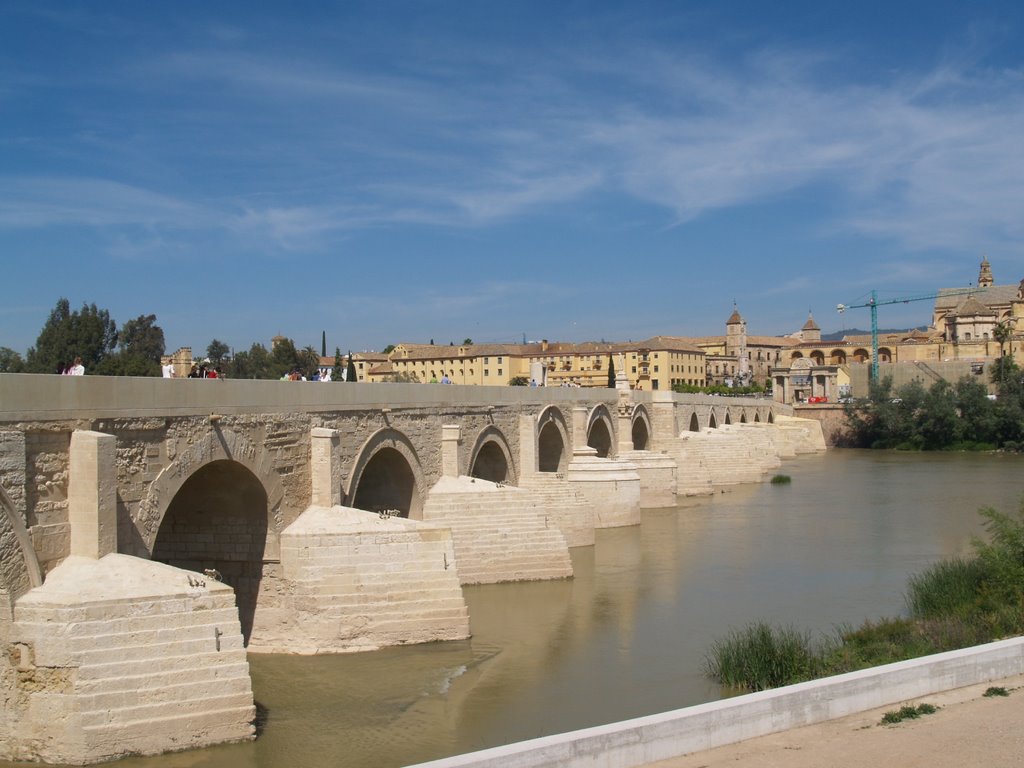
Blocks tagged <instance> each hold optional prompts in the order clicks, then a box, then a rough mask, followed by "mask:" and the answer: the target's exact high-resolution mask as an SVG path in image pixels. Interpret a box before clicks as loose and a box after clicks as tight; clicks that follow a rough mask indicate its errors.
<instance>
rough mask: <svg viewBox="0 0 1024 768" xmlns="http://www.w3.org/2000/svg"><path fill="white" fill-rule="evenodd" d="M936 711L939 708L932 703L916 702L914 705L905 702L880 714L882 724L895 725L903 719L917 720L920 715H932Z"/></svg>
mask: <svg viewBox="0 0 1024 768" xmlns="http://www.w3.org/2000/svg"><path fill="white" fill-rule="evenodd" d="M938 711H939V708H938V707H936V706H935V705H934V704H918V705H917V706H916V707H913V706H911V705H909V704H907V705H905V706H902V707H900V708H899V709H898V710H895V711H893V712H886V713H885V714H884V715H882V725H895V724H896V723H902V722H903V721H904V720H917V718H919V717H921V716H922V715H933V714H935V713H936V712H938Z"/></svg>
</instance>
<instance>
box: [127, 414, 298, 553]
mask: <svg viewBox="0 0 1024 768" xmlns="http://www.w3.org/2000/svg"><path fill="white" fill-rule="evenodd" d="M221 460H230V461H232V462H235V463H237V464H240V465H242V466H243V467H245V468H246V469H247V470H249V472H250V473H251V474H252V475H253V476H255V477H256V479H257V480H258V481H259V483H260V485H261V486H262V488H263V490H264V492H265V493H266V495H267V509H268V512H267V514H268V519H269V520H270V521H271V522H270V524H269V525H270V527H269V528H268V531H267V534H268V537H269V541H268V544H271V545H272V546H273V549H274V551H276V550H277V534H279V533H280V532H281V529H282V528H283V527H284V526H285V525H287V524H288V523H289V522H291V521H285V520H282V519H281V506H282V502H283V501H284V488H283V486H282V485H281V481H280V479H279V478H278V475H277V473H276V472H275V471H274V469H273V457H272V456H271V455H270V454H269V453H268V451H267V450H266V449H265V448H264V447H263V446H262V445H260V444H257V443H253V442H252V441H250V440H248V439H246V438H245V437H244V436H242V435H240V434H238V433H237V432H235V431H233V430H231V429H229V428H221V427H215V426H214V427H211V429H210V431H209V432H208V433H207V434H206V436H205V437H202V438H200V439H198V440H196V441H195V442H194V443H193V444H192V445H191V446H190V447H189V448H188V449H187V450H185V451H182V452H181V453H179V454H178V455H177V457H176V458H175V459H174V460H173V461H172V462H171V463H170V464H168V465H167V466H166V467H164V469H163V470H162V471H161V472H160V474H159V475H157V477H156V479H155V480H153V482H152V483H150V485H149V489H148V491H147V492H146V496H145V498H144V499H143V500H142V502H141V503H140V504H139V507H138V511H137V512H136V513H135V515H133V517H132V524H133V527H132V531H134V532H135V533H136V534H137V540H136V541H126V539H127V538H128V537H119V540H120V542H122V543H119V545H118V551H120V552H124V553H125V554H131V555H137V556H139V557H152V554H153V545H154V544H155V543H156V537H157V532H158V531H159V530H160V526H161V525H162V523H163V519H164V517H165V515H166V514H167V510H168V508H169V507H170V505H171V502H172V501H173V500H174V497H175V496H176V495H177V493H178V491H180V490H181V488H182V486H184V485H185V483H186V482H188V479H189V478H190V477H191V476H192V475H193V474H194V473H195V472H197V471H198V470H200V469H202V468H203V467H204V466H206V465H207V464H209V463H211V462H214V461H221Z"/></svg>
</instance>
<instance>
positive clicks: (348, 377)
mask: <svg viewBox="0 0 1024 768" xmlns="http://www.w3.org/2000/svg"><path fill="white" fill-rule="evenodd" d="M358 378H359V377H358V376H357V375H356V364H355V362H354V361H353V360H352V350H351V349H350V350H349V351H348V367H347V368H346V369H345V381H358Z"/></svg>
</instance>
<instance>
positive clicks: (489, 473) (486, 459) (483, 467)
mask: <svg viewBox="0 0 1024 768" xmlns="http://www.w3.org/2000/svg"><path fill="white" fill-rule="evenodd" d="M469 475H470V477H479V478H480V479H481V480H490V481H491V482H492V483H506V484H512V485H515V484H516V482H517V480H516V471H515V463H514V461H513V458H512V451H511V449H509V446H508V441H507V440H506V439H505V435H504V434H502V432H501V430H500V429H498V428H497V427H495V426H493V425H490V426H487V427H485V428H484V429H483V430H481V432H480V434H479V435H477V438H476V442H475V443H474V445H473V451H472V453H471V454H470V459H469Z"/></svg>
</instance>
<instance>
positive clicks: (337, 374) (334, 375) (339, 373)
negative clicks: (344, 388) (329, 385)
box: [331, 347, 345, 381]
mask: <svg viewBox="0 0 1024 768" xmlns="http://www.w3.org/2000/svg"><path fill="white" fill-rule="evenodd" d="M344 380H345V376H344V371H343V370H342V369H341V347H335V348H334V368H333V369H332V370H331V381H344Z"/></svg>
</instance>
